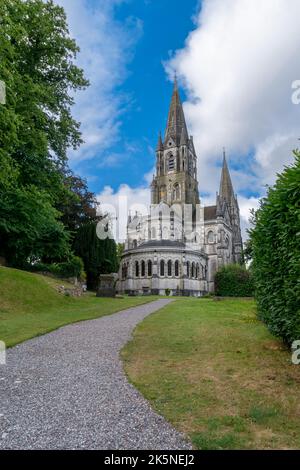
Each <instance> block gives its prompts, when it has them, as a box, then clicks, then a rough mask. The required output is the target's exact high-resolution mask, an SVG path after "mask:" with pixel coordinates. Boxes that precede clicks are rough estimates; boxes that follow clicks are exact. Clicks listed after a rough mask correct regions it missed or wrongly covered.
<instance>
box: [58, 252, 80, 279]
mask: <svg viewBox="0 0 300 470" xmlns="http://www.w3.org/2000/svg"><path fill="white" fill-rule="evenodd" d="M83 269H84V268H83V261H82V259H81V258H79V257H78V256H73V257H72V258H71V259H70V260H69V261H66V262H64V263H55V264H52V265H51V266H50V272H52V273H53V274H56V275H57V276H58V277H63V278H68V277H78V278H81V277H83Z"/></svg>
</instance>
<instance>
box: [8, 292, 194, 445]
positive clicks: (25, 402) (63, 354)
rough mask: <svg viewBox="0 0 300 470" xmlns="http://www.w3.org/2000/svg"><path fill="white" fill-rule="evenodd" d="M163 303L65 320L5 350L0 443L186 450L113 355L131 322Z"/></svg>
mask: <svg viewBox="0 0 300 470" xmlns="http://www.w3.org/2000/svg"><path fill="white" fill-rule="evenodd" d="M169 302H170V300H164V299H162V300H157V301H155V302H151V303H149V304H145V305H142V306H139V307H135V308H131V309H128V310H124V311H123V312H119V313H116V314H113V315H109V316H106V317H102V318H99V319H97V320H89V321H85V322H81V323H76V324H74V325H68V326H65V327H63V328H61V329H59V330H57V331H54V332H53V333H49V334H47V335H44V336H41V337H39V338H35V339H32V340H30V341H26V342H25V343H22V344H20V345H18V346H16V347H14V348H12V349H9V350H8V352H7V356H8V357H7V365H6V366H1V365H0V448H2V449H107V450H117V449H146V450H154V449H180V450H181V449H189V448H190V444H189V443H187V442H186V441H185V440H184V438H183V436H182V435H181V434H179V433H178V432H177V431H175V430H174V429H173V428H172V427H171V426H170V425H169V424H168V423H167V422H166V421H165V420H164V419H163V418H162V417H161V416H159V415H157V414H156V413H155V412H154V411H153V410H152V409H151V407H150V406H149V404H148V402H147V401H146V400H145V399H144V398H143V397H142V396H141V395H140V393H139V392H138V391H137V390H136V389H135V388H134V387H133V386H132V385H130V384H129V383H128V381H127V379H126V377H125V375H124V372H123V368H122V363H121V361H120V359H119V352H120V350H121V349H122V347H123V346H124V344H126V342H127V341H128V340H129V339H130V337H131V333H132V330H133V329H134V327H135V326H136V325H137V323H139V322H140V321H141V320H143V318H145V317H146V316H147V315H149V314H150V313H152V312H155V311H156V310H158V309H160V308H161V307H163V306H164V305H166V304H167V303H169ZM162 379H163V378H162Z"/></svg>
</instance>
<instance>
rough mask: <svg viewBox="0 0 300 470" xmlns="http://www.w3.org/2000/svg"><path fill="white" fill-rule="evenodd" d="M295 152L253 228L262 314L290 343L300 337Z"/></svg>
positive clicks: (298, 165) (299, 173) (299, 163)
mask: <svg viewBox="0 0 300 470" xmlns="http://www.w3.org/2000/svg"><path fill="white" fill-rule="evenodd" d="M294 154H295V164H294V165H293V166H291V167H286V168H285V170H284V171H283V172H282V173H281V174H279V175H278V179H277V181H276V183H275V185H274V187H273V188H269V190H268V194H267V196H266V197H265V198H264V199H262V201H261V203H260V208H259V209H258V210H257V212H256V213H255V217H254V219H253V224H254V227H253V228H252V229H251V230H250V237H251V245H252V250H253V263H252V269H253V273H254V279H255V288H256V298H257V304H258V314H259V317H260V318H261V319H262V320H263V321H264V322H265V323H266V324H267V326H268V327H269V329H270V330H271V332H272V333H273V334H275V335H277V336H279V337H281V338H282V339H283V340H284V341H285V342H287V343H289V344H290V343H292V341H293V340H296V339H299V338H300V152H299V151H295V152H294Z"/></svg>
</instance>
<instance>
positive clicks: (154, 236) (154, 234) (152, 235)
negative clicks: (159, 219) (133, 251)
mask: <svg viewBox="0 0 300 470" xmlns="http://www.w3.org/2000/svg"><path fill="white" fill-rule="evenodd" d="M151 238H152V240H156V228H155V227H152V229H151Z"/></svg>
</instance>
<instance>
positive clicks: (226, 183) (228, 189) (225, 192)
mask: <svg viewBox="0 0 300 470" xmlns="http://www.w3.org/2000/svg"><path fill="white" fill-rule="evenodd" d="M219 195H220V197H221V198H223V199H226V201H227V202H228V204H231V201H232V199H234V191H233V186H232V182H231V177H230V173H229V169H228V166H227V161H226V152H225V148H224V149H223V168H222V174H221V182H220V192H219Z"/></svg>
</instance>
